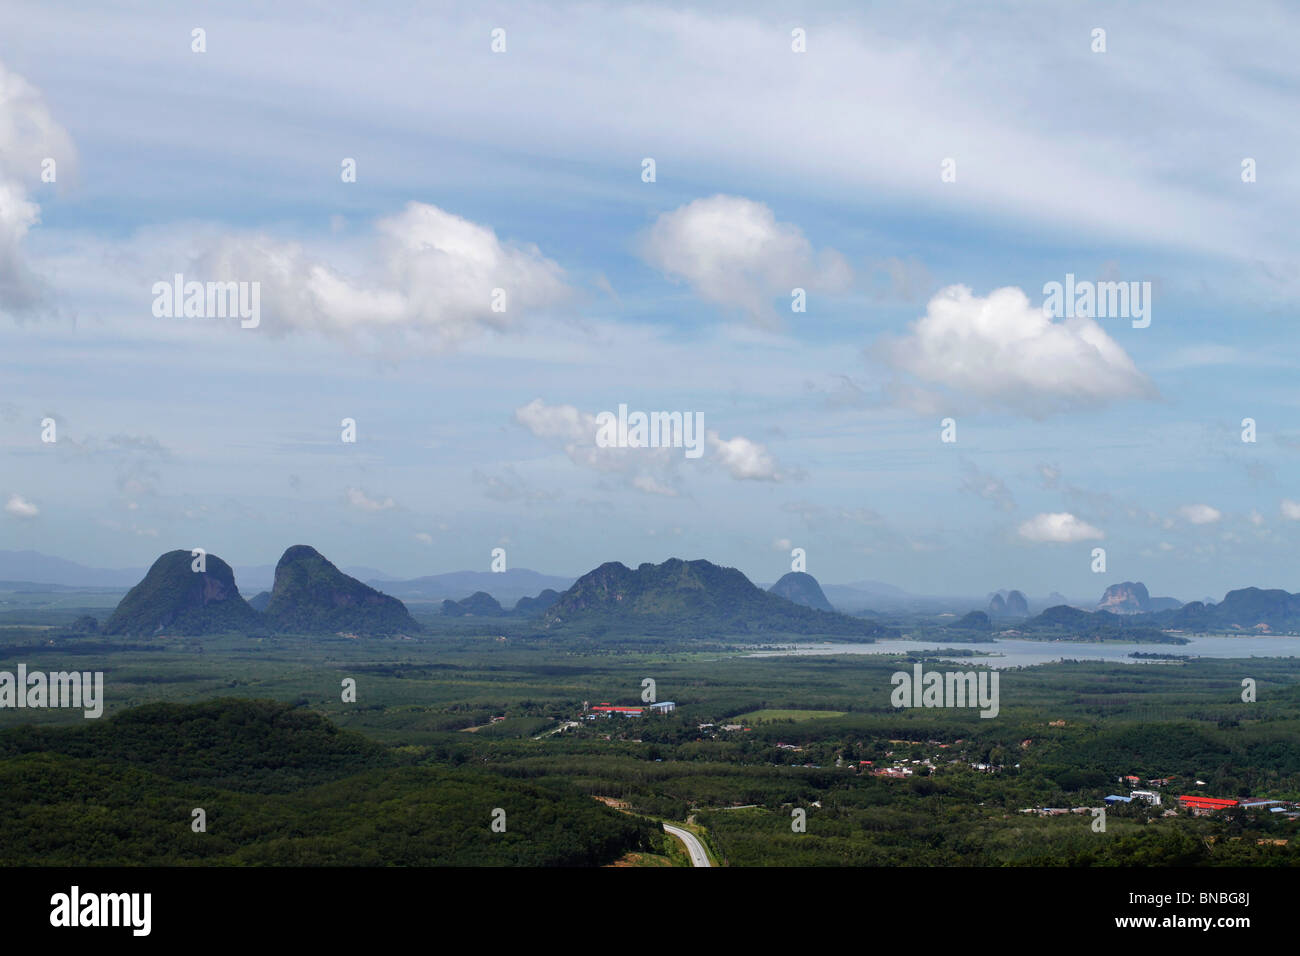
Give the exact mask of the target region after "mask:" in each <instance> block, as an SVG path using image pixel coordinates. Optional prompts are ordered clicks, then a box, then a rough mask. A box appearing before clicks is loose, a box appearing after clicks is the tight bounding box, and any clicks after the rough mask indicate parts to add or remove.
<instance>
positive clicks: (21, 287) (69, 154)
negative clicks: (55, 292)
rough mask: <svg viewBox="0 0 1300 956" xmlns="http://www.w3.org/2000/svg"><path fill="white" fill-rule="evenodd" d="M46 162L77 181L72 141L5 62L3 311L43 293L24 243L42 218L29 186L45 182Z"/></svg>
mask: <svg viewBox="0 0 1300 956" xmlns="http://www.w3.org/2000/svg"><path fill="white" fill-rule="evenodd" d="M46 159H52V160H54V162H55V172H56V174H57V176H58V177H60V178H64V179H66V178H67V177H69V176H71V175H72V171H73V167H74V164H75V162H76V154H75V151H74V150H73V146H72V140H71V138H70V137H69V136H68V134H67V132H66V131H65V130H64V129H63V128H62V127H61V126H59V124H58V123H56V122H55V121H54V118H53V117H52V116H51V115H50V111H49V109H48V108H47V107H46V105H45V101H44V100H43V99H42V97H41V94H40V92H39V91H38V90H37V89H36V88H35V87H34V86H32V85H31V84H30V83H28V82H27V81H26V80H25V79H23V78H22V77H21V76H18V75H17V74H16V73H10V72H9V71H8V70H7V69H5V66H4V64H3V63H0V310H5V311H13V312H21V311H24V310H26V309H29V308H30V307H31V306H33V305H35V304H36V303H37V301H38V300H39V298H40V295H41V292H42V282H41V280H40V279H39V278H38V277H37V276H36V274H35V273H34V272H32V270H31V268H30V267H29V266H28V264H27V261H26V257H25V255H24V254H23V250H22V244H23V239H24V238H25V237H26V235H27V232H28V231H29V230H30V229H31V228H32V227H33V226H35V225H36V224H37V223H38V222H40V213H41V209H40V206H39V205H37V204H36V203H35V202H32V201H31V200H30V199H28V198H27V189H26V186H25V184H26V183H28V182H36V183H39V182H40V175H41V169H42V163H43V162H44V161H45V160H46ZM57 181H58V180H57V179H56V183H57Z"/></svg>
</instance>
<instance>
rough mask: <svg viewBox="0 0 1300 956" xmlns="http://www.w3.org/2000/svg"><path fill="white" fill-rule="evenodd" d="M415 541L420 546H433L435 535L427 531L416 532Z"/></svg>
mask: <svg viewBox="0 0 1300 956" xmlns="http://www.w3.org/2000/svg"><path fill="white" fill-rule="evenodd" d="M415 540H416V541H418V542H420V544H433V535H431V534H429V532H427V531H417V532H415Z"/></svg>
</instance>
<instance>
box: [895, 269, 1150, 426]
mask: <svg viewBox="0 0 1300 956" xmlns="http://www.w3.org/2000/svg"><path fill="white" fill-rule="evenodd" d="M870 354H874V355H875V356H876V357H877V358H879V359H881V360H882V361H884V362H885V363H886V364H888V365H889V366H891V367H893V368H894V369H896V370H897V371H899V372H902V373H904V374H906V375H908V376H911V377H912V378H914V379H916V380H918V381H920V382H922V383H924V385H925V386H939V387H941V388H943V389H947V390H949V391H950V392H952V393H955V394H956V395H958V396H962V397H965V398H968V399H972V400H974V401H975V402H976V403H977V404H978V403H984V404H992V405H1000V406H1004V407H1008V408H1012V409H1014V410H1017V411H1020V412H1023V413H1025V414H1028V415H1031V416H1033V417H1036V418H1037V417H1042V416H1044V415H1046V414H1049V413H1051V412H1054V411H1065V410H1069V409H1074V408H1084V407H1089V406H1097V405H1104V404H1106V403H1108V402H1113V401H1119V400H1121V399H1140V398H1153V397H1155V395H1156V391H1155V387H1154V386H1153V385H1152V384H1151V382H1150V380H1149V379H1147V377H1146V376H1145V375H1143V374H1142V373H1141V372H1140V371H1138V368H1137V366H1136V365H1135V364H1134V363H1133V360H1132V359H1131V358H1129V356H1128V354H1127V353H1126V352H1125V351H1124V350H1123V349H1122V348H1120V346H1119V345H1118V344H1117V343H1116V342H1115V340H1114V339H1112V338H1111V337H1110V336H1109V335H1108V334H1106V332H1105V330H1103V329H1102V327H1101V326H1100V325H1098V324H1097V323H1096V322H1095V321H1094V320H1092V319H1090V318H1084V317H1075V318H1070V319H1065V320H1063V321H1059V322H1057V321H1053V319H1052V318H1051V317H1050V316H1048V315H1047V314H1046V313H1045V312H1044V311H1043V310H1042V308H1039V307H1035V306H1033V305H1031V304H1030V302H1029V298H1028V297H1027V296H1026V295H1025V293H1024V292H1022V291H1021V290H1020V289H1017V288H1015V287H1012V286H1008V287H1006V288H1002V289H995V290H994V291H993V292H991V293H989V295H988V296H985V297H980V296H977V295H973V294H972V293H971V290H970V289H969V288H967V287H966V286H963V285H953V286H948V287H947V288H945V289H942V290H940V291H939V293H938V294H937V295H935V297H934V298H933V299H931V300H930V303H929V305H928V307H927V309H926V314H925V315H924V316H922V317H921V318H919V319H917V320H916V321H915V322H913V323H912V326H911V331H910V333H909V334H908V335H906V336H904V337H903V338H891V337H886V338H882V339H881V340H880V341H879V342H877V343H876V345H875V347H874V349H872V350H871V353H870ZM900 386H901V387H902V388H903V389H908V388H911V386H910V385H908V384H907V383H900ZM914 398H915V396H914Z"/></svg>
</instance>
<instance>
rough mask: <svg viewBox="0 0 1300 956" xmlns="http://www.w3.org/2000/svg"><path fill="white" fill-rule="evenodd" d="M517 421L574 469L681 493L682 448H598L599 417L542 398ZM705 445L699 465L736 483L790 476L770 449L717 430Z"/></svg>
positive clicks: (647, 488) (652, 489) (517, 413)
mask: <svg viewBox="0 0 1300 956" xmlns="http://www.w3.org/2000/svg"><path fill="white" fill-rule="evenodd" d="M515 421H516V422H518V423H519V424H521V425H523V426H524V427H525V428H527V429H528V430H529V431H530V432H532V433H533V434H534V435H536V436H537V437H538V438H541V439H543V440H545V441H547V442H549V443H551V444H553V445H556V446H557V447H560V448H562V449H563V450H564V453H565V454H566V455H568V457H569V460H570V461H572V462H573V463H574V464H576V465H580V466H582V467H584V468H590V469H592V470H593V471H598V472H602V473H605V474H612V475H622V476H624V477H625V478H626V479H627V481H628V483H629V484H630V485H631V487H633V488H635V489H636V490H638V491H642V492H645V493H646V494H653V495H664V496H674V495H677V494H679V493H680V491H679V485H680V472H679V470H678V469H679V468H680V467H681V464H682V462H684V461H690V459H687V458H686V457H685V451H684V449H682V448H675V447H671V446H660V447H658V448H617V447H610V448H601V447H600V446H598V445H597V444H596V433H597V431H598V426H597V423H596V416H595V415H593V414H590V413H588V412H583V411H580V410H578V409H577V408H575V407H574V406H572V405H547V404H546V403H545V402H543V401H542V400H541V399H540V398H536V399H533V401H531V402H529V403H528V404H527V405H524V406H521V407H520V408H517V409H515ZM704 443H705V445H707V447H708V451H707V452H705V453H704V454H703V456H702V457H701V459H700V460H701V461H703V462H705V463H709V462H712V463H716V464H717V465H719V466H720V467H721V468H722V469H723V470H725V471H726V472H727V474H729V475H730V476H731V477H732V478H734V479H736V480H737V481H743V480H747V479H752V480H758V481H783V480H784V479H785V478H786V477H787V475H785V474H784V473H783V472H782V471H781V470H780V468H779V465H778V463H777V462H776V460H775V459H774V458H773V457H772V455H771V453H770V452H769V451H768V450H767V448H765V447H764V446H763V445H761V444H759V443H758V442H754V441H750V440H749V439H748V438H746V437H744V436H743V435H737V436H736V437H735V438H731V439H727V440H723V439H722V438H721V437H719V435H718V433H717V432H716V431H707V432H705V434H704Z"/></svg>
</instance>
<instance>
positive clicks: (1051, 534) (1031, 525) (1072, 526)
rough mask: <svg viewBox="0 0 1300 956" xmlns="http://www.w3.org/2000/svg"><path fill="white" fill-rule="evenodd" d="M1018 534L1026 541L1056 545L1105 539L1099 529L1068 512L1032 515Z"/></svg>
mask: <svg viewBox="0 0 1300 956" xmlns="http://www.w3.org/2000/svg"><path fill="white" fill-rule="evenodd" d="M1019 533H1020V537H1022V538H1024V539H1025V540H1026V541H1034V542H1038V543H1043V542H1052V543H1057V544H1073V543H1074V542H1077V541H1097V540H1100V539H1101V538H1103V537H1105V535H1104V534H1102V532H1101V530H1100V529H1099V528H1094V527H1093V526H1092V525H1090V524H1088V523H1087V522H1085V521H1080V520H1079V519H1078V518H1076V517H1075V516H1074V515H1072V514H1070V513H1069V512H1068V511H1057V512H1052V513H1045V514H1038V515H1034V517H1032V518H1030V519H1029V520H1028V521H1026V522H1024V523H1023V524H1022V525H1021V526H1020V528H1019Z"/></svg>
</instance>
